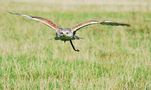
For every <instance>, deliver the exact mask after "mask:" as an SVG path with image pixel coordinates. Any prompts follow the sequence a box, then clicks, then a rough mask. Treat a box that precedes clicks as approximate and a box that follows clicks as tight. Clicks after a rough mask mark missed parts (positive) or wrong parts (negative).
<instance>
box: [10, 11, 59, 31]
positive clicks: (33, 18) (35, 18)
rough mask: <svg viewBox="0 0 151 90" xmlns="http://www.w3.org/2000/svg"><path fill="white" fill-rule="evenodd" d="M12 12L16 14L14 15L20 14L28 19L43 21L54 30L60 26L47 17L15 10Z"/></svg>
mask: <svg viewBox="0 0 151 90" xmlns="http://www.w3.org/2000/svg"><path fill="white" fill-rule="evenodd" d="M9 13H10V14H14V15H18V16H23V17H26V18H28V19H32V20H35V21H38V22H41V23H43V24H45V25H47V26H49V27H51V28H52V29H54V30H56V31H57V30H58V29H59V27H58V26H57V25H56V24H54V23H53V22H52V21H51V20H48V19H45V18H42V17H37V16H30V15H25V14H20V13H14V12H9Z"/></svg>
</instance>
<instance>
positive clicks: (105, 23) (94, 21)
mask: <svg viewBox="0 0 151 90" xmlns="http://www.w3.org/2000/svg"><path fill="white" fill-rule="evenodd" d="M92 24H102V25H111V26H130V25H129V24H126V23H119V22H113V21H97V20H89V21H86V22H83V23H80V24H78V25H76V26H74V27H73V28H72V30H73V32H76V31H78V30H79V29H81V28H83V27H86V26H89V25H92Z"/></svg>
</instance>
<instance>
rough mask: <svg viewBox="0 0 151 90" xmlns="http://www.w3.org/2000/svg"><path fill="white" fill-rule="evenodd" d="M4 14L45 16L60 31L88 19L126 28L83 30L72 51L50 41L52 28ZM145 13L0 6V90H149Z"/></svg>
mask: <svg viewBox="0 0 151 90" xmlns="http://www.w3.org/2000/svg"><path fill="white" fill-rule="evenodd" d="M92 6H94V5H92ZM68 8H69V7H68ZM112 9H113V8H112ZM143 10H144V9H143ZM7 11H15V12H20V13H24V14H29V15H36V16H42V17H46V18H50V19H51V20H53V21H54V22H56V23H57V24H59V25H62V26H63V27H72V26H74V25H75V24H78V23H80V22H83V21H85V20H90V19H99V20H106V19H107V20H113V21H120V22H126V23H130V24H131V27H112V26H102V25H93V26H89V27H86V28H83V29H82V30H81V31H79V32H78V33H77V34H78V35H79V36H81V37H82V38H84V39H81V40H78V41H74V42H73V43H74V44H75V46H76V48H78V49H80V52H78V53H77V52H75V51H73V50H72V48H71V46H70V44H69V42H66V43H64V42H61V41H55V40H54V39H53V38H54V36H55V32H54V31H53V30H52V29H50V28H48V27H46V26H44V25H42V24H40V23H37V22H35V21H30V20H27V19H25V18H22V17H17V16H14V15H10V14H8V13H7ZM90 11H91V12H90ZM146 11H147V10H145V11H141V9H140V11H127V10H126V11H122V10H120V11H118V10H116V11H105V10H104V11H101V10H100V9H99V7H98V6H94V7H93V8H91V5H90V6H88V5H87V6H86V7H84V6H79V7H76V8H71V9H66V8H59V7H54V6H52V7H51V5H48V4H46V5H44V4H40V3H38V4H34V3H29V2H26V3H24V2H10V1H9V2H4V1H3V2H1V7H0V90H36V89H38V90H151V25H150V23H151V12H150V11H147V12H146Z"/></svg>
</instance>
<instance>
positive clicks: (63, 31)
mask: <svg viewBox="0 0 151 90" xmlns="http://www.w3.org/2000/svg"><path fill="white" fill-rule="evenodd" d="M9 13H10V14H14V15H18V16H23V17H26V18H28V19H31V20H35V21H38V22H41V23H43V24H45V25H47V26H48V27H50V28H52V29H53V30H55V32H56V37H55V40H61V41H64V42H65V41H70V44H71V46H72V48H73V50H74V51H77V52H79V50H78V49H75V47H74V45H73V43H72V40H77V39H80V37H78V36H76V32H77V31H79V30H80V29H81V28H83V27H86V26H89V25H92V24H102V25H111V26H130V25H129V24H126V23H119V22H113V21H106V20H105V21H98V20H88V21H86V22H83V23H80V24H78V25H76V26H74V27H72V28H62V27H59V26H58V25H56V24H55V23H53V22H52V21H51V20H49V19H46V18H42V17H37V16H30V15H26V14H20V13H14V12H9Z"/></svg>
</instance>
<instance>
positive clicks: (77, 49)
mask: <svg viewBox="0 0 151 90" xmlns="http://www.w3.org/2000/svg"><path fill="white" fill-rule="evenodd" d="M70 44H71V46H72V48H73V50H74V51H77V52H79V50H78V49H75V47H74V45H73V43H72V40H70Z"/></svg>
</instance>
